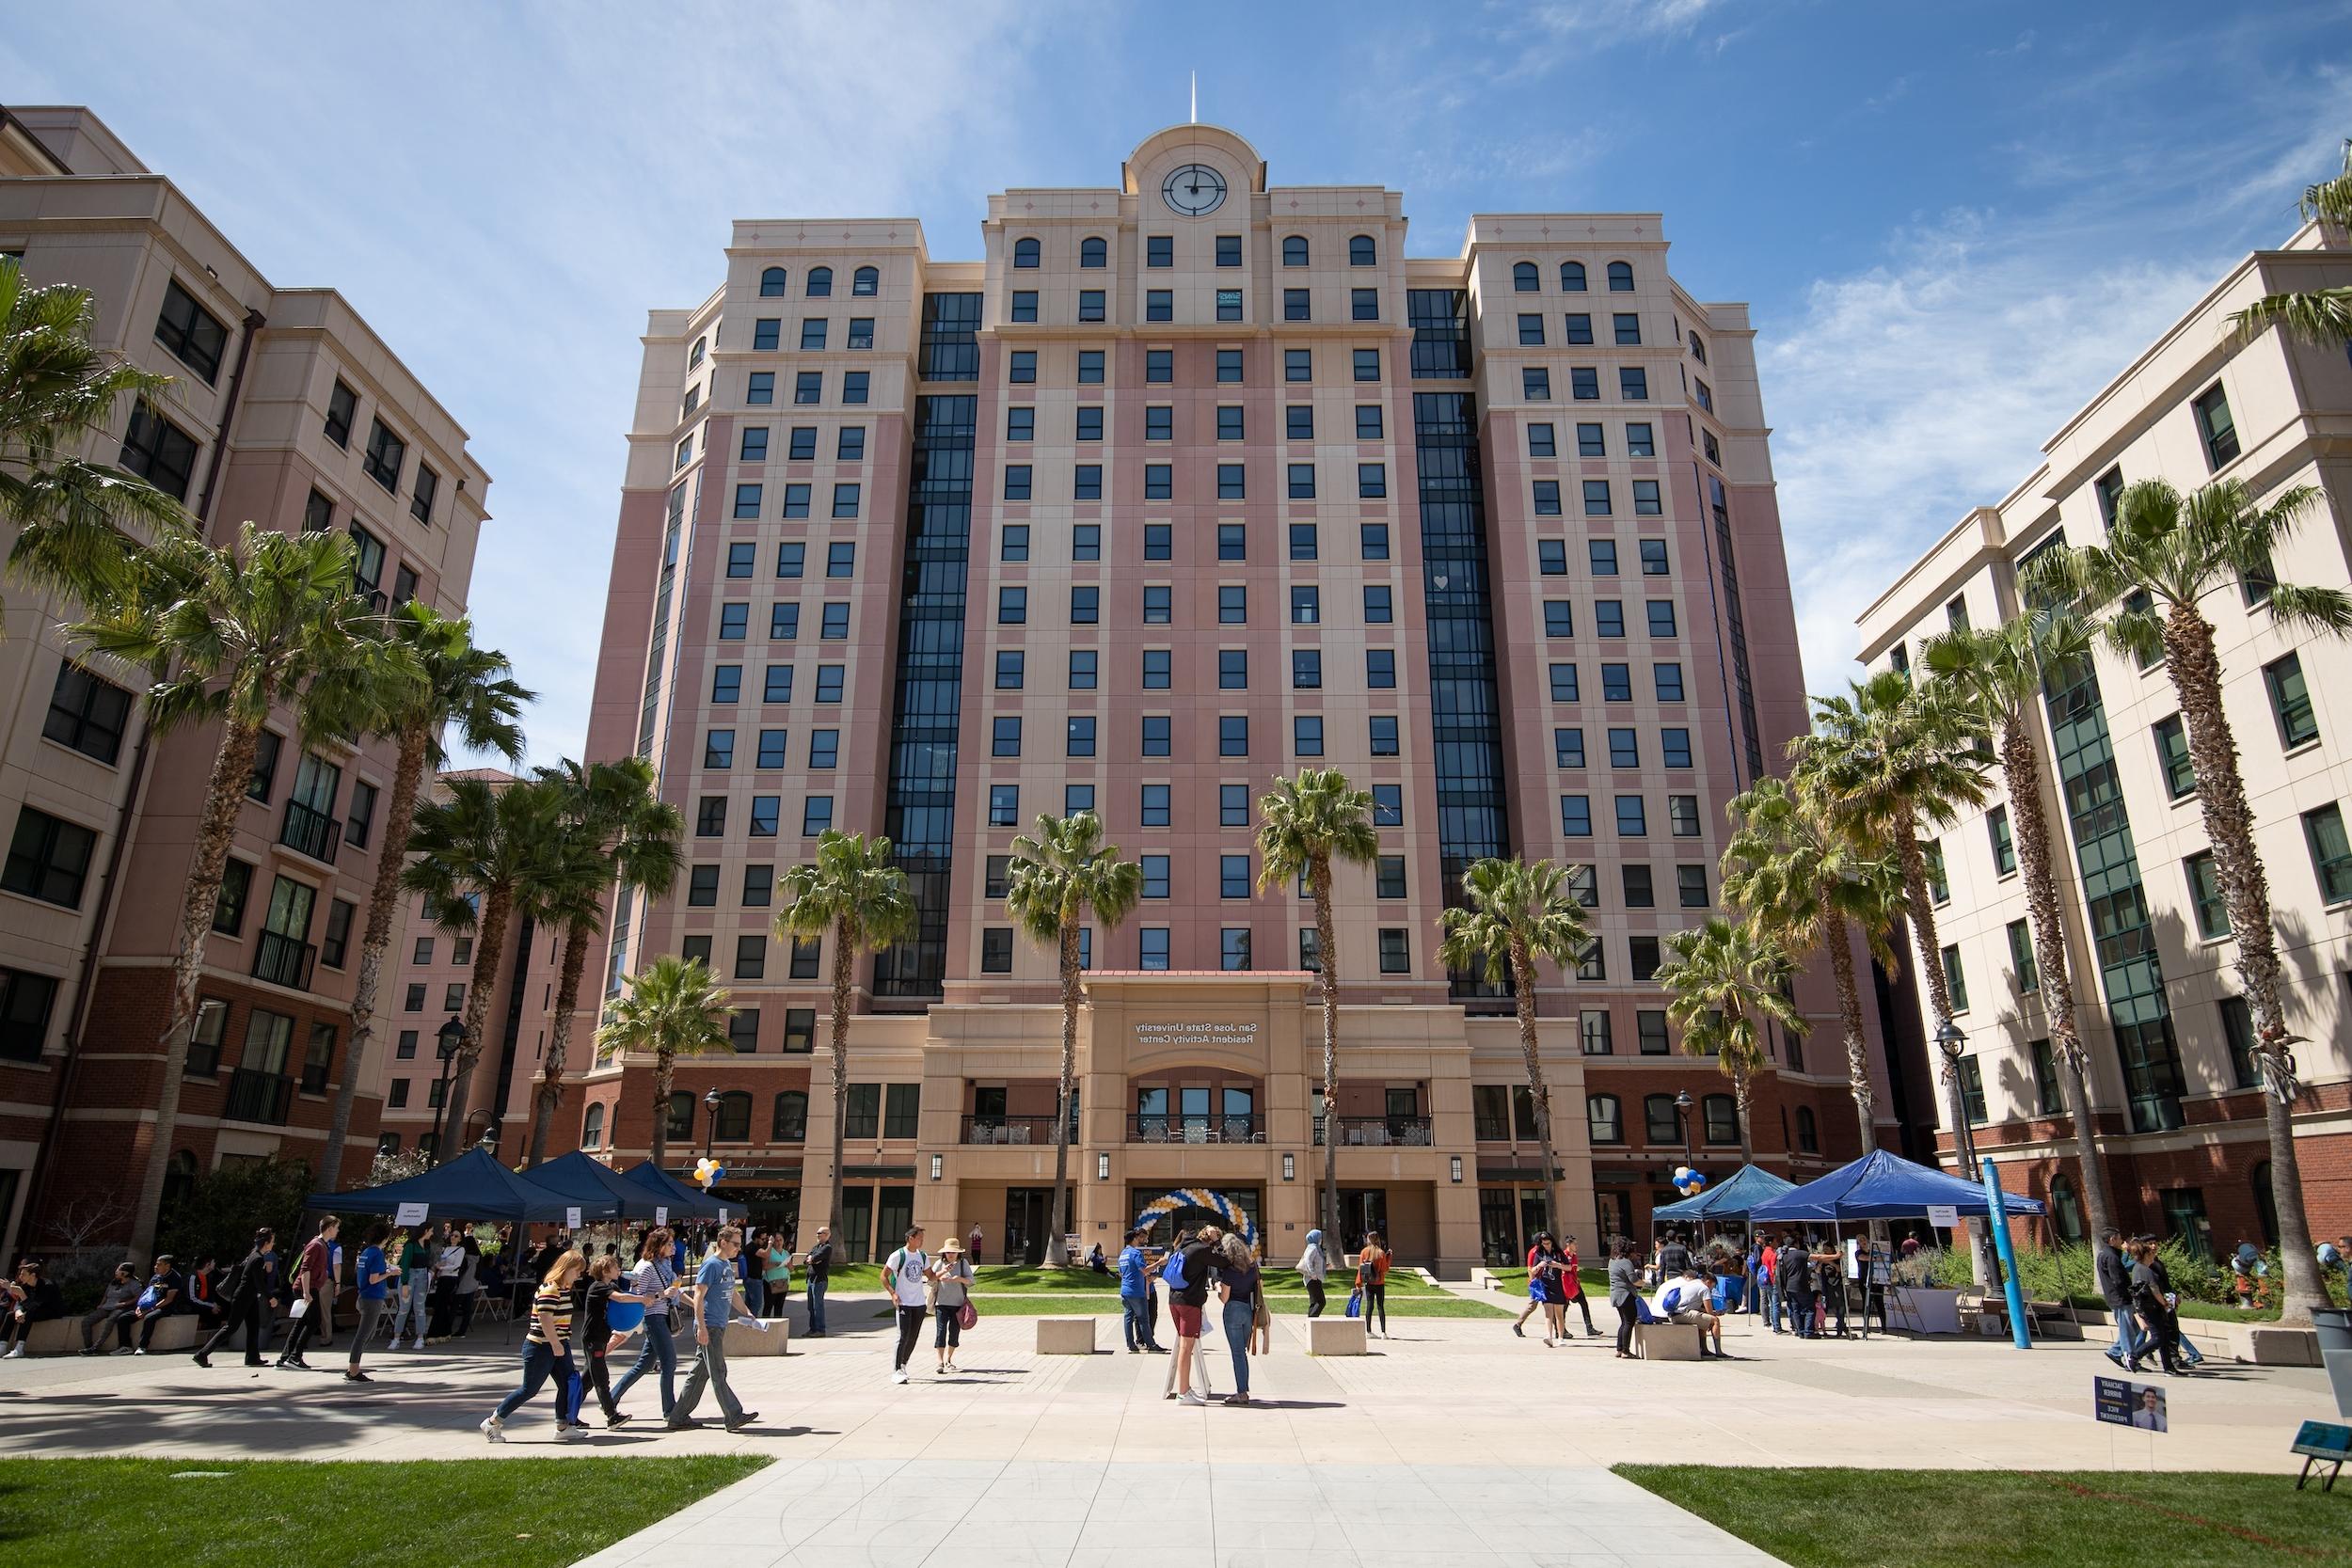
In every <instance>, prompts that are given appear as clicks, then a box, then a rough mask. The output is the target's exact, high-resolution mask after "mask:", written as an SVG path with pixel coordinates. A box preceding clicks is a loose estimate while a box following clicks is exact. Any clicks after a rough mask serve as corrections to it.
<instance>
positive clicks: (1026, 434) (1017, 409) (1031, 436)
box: [1005, 349, 1649, 442]
mask: <svg viewBox="0 0 2352 1568" xmlns="http://www.w3.org/2000/svg"><path fill="white" fill-rule="evenodd" d="M1295 352H1297V353H1302V354H1303V353H1304V352H1305V350H1303V349H1301V350H1296V351H1295ZM1292 379H1293V380H1296V381H1303V380H1305V379H1307V378H1306V377H1304V376H1294V377H1292ZM1073 414H1074V415H1075V422H1074V431H1073V439H1075V440H1079V441H1100V440H1101V439H1103V408H1102V405H1101V404H1091V403H1088V404H1079V405H1078V406H1077V407H1076V408H1075V409H1074V410H1073ZM1384 425H1385V420H1383V418H1382V414H1381V406H1380V404H1376V403H1359V404H1357V405H1356V424H1355V434H1356V439H1357V440H1359V441H1378V440H1382V439H1384V438H1385V430H1384ZM1547 428H1549V427H1547ZM1639 428H1640V429H1641V431H1642V432H1643V436H1642V438H1643V440H1644V441H1645V442H1646V441H1647V440H1648V438H1649V437H1648V430H1649V427H1648V426H1647V425H1643V426H1640V427H1639ZM1282 435H1283V437H1284V438H1285V439H1286V440H1292V441H1311V440H1313V439H1314V438H1315V410H1314V405H1313V404H1308V403H1294V404H1285V405H1284V406H1283V409H1282ZM1036 438H1037V409H1036V407H1035V406H1034V405H1033V404H1025V403H1016V404H1008V405H1007V406H1006V409H1005V439H1006V440H1008V441H1033V440H1035V439H1036ZM1143 438H1144V439H1145V440H1146V441H1153V442H1156V441H1173V440H1174V439H1175V438H1176V406H1175V404H1167V403H1153V404H1145V405H1144V409H1143ZM1216 438H1217V439H1218V440H1220V441H1242V440H1247V439H1248V420H1247V414H1246V411H1245V409H1244V407H1243V405H1242V404H1237V403H1228V404H1217V408H1216Z"/></svg>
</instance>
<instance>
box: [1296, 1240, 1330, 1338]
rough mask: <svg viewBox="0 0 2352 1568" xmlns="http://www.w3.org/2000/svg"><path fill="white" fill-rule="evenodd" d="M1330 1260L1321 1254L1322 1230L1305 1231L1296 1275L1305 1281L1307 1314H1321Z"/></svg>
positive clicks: (1313, 1315) (1317, 1315) (1316, 1315)
mask: <svg viewBox="0 0 2352 1568" xmlns="http://www.w3.org/2000/svg"><path fill="white" fill-rule="evenodd" d="M1330 1269H1331V1260H1330V1259H1327V1258H1326V1257H1324V1256H1323V1232H1322V1231H1320V1230H1310V1231H1308V1232H1307V1245H1306V1248H1305V1250H1303V1251H1301V1252H1300V1253H1299V1255H1298V1277H1299V1278H1301V1279H1303V1280H1305V1281H1306V1282H1307V1316H1309V1317H1310V1318H1320V1317H1322V1316H1323V1286H1324V1280H1325V1279H1326V1277H1327V1275H1329V1273H1330Z"/></svg>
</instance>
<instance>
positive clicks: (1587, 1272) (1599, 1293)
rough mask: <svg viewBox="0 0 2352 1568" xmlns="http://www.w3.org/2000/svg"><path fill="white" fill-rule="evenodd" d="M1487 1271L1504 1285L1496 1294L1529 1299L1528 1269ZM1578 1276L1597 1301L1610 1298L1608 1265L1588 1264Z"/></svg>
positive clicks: (1589, 1293) (1515, 1299)
mask: <svg viewBox="0 0 2352 1568" xmlns="http://www.w3.org/2000/svg"><path fill="white" fill-rule="evenodd" d="M1486 1272H1487V1273H1488V1274H1490V1275H1494V1277H1495V1280H1496V1282H1497V1283H1499V1284H1500V1285H1501V1286H1502V1290H1500V1291H1497V1292H1495V1293H1496V1294H1498V1295H1502V1296H1507V1297H1509V1298H1511V1299H1512V1300H1514V1301H1525V1300H1526V1299H1527V1271H1526V1270H1525V1269H1489V1270H1487V1271H1486ZM1576 1277H1577V1278H1579V1279H1581V1280H1582V1281H1583V1282H1584V1293H1585V1294H1586V1295H1589V1296H1591V1297H1592V1298H1593V1299H1594V1300H1595V1301H1607V1300H1608V1299H1609V1270H1608V1269H1607V1267H1606V1266H1603V1267H1600V1268H1594V1267H1592V1266H1591V1265H1590V1264H1586V1265H1584V1266H1582V1267H1580V1268H1579V1269H1578V1270H1577V1271H1576Z"/></svg>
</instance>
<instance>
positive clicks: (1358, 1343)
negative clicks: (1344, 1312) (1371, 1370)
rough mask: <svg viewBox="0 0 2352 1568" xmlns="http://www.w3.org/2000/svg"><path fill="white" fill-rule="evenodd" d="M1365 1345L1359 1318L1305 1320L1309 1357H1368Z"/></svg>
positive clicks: (1362, 1323) (1362, 1325)
mask: <svg viewBox="0 0 2352 1568" xmlns="http://www.w3.org/2000/svg"><path fill="white" fill-rule="evenodd" d="M1365 1344H1366V1340H1365V1331H1364V1320H1363V1319H1361V1318H1310V1319H1308V1320H1307V1354H1309V1355H1368V1354H1371V1352H1370V1351H1368V1350H1367V1349H1366V1348H1365Z"/></svg>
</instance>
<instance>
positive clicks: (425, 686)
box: [320, 599, 563, 1188]
mask: <svg viewBox="0 0 2352 1568" xmlns="http://www.w3.org/2000/svg"><path fill="white" fill-rule="evenodd" d="M384 624H385V627H386V629H387V630H388V631H389V633H390V635H391V638H392V640H393V641H396V642H398V643H399V644H400V645H401V646H402V647H403V648H405V649H406V650H407V652H408V654H409V656H410V657H411V658H412V659H413V660H414V661H415V664H416V667H417V671H418V674H419V677H420V678H418V679H416V680H414V681H409V682H405V683H401V684H399V685H398V686H397V687H396V688H395V689H392V690H391V691H390V692H389V693H387V694H388V695H389V696H390V697H391V698H392V700H391V701H389V703H383V704H381V705H382V706H383V708H384V711H383V712H382V713H380V714H379V715H378V716H377V717H376V718H375V719H374V720H373V721H371V722H370V723H369V725H368V726H367V727H368V728H370V729H372V730H373V732H374V733H376V734H378V735H381V736H387V737H389V738H390V739H391V740H392V741H393V742H394V743H395V744H396V745H397V746H398V748H399V753H398V756H397V759H396V760H395V761H394V763H393V765H392V783H391V794H390V795H389V797H388V798H387V800H386V810H385V813H384V826H383V838H382V840H381V842H380V844H379V846H378V847H377V849H376V852H375V881H374V883H373V886H371V887H370V889H369V891H368V923H367V927H366V930H365V932H364V934H363V935H362V937H361V938H360V942H359V965H358V973H357V974H355V975H354V976H353V981H352V989H351V1053H350V1055H349V1056H348V1057H347V1058H346V1060H345V1062H344V1064H343V1076H342V1082H341V1083H339V1084H337V1085H335V1102H334V1105H333V1107H332V1109H331V1110H330V1111H329V1113H328V1117H327V1124H326V1155H325V1157H324V1159H323V1160H322V1162H321V1167H320V1168H321V1169H323V1170H324V1171H325V1172H326V1185H327V1186H328V1187H329V1188H333V1187H336V1186H338V1185H340V1184H341V1180H342V1163H343V1146H344V1144H345V1142H346V1141H347V1140H348V1139H349V1138H350V1136H351V1111H352V1105H353V1103H354V1102H355V1101H357V1100H358V1094H359V1084H360V1081H361V1079H362V1078H363V1077H365V1076H366V1071H365V1069H366V1067H367V1055H368V1048H369V1046H370V1044H371V1043H373V1037H374V1032H375V1004H376V993H377V992H378V991H379V990H381V989H382V987H383V981H384V955H385V953H386V952H387V951H388V950H389V948H390V946H391V944H392V927H393V924H394V922H395V921H396V920H397V918H398V915H399V911H400V879H401V873H402V872H403V871H404V870H405V869H406V867H407V864H408V832H409V828H410V827H411V825H412V824H413V822H414V820H415V817H416V811H417V792H418V791H419V790H420V789H421V788H422V787H423V785H424V775H425V770H426V769H427V768H434V769H438V768H441V767H443V766H445V765H446V764H447V762H448V760H449V757H448V753H447V752H446V751H444V750H443V740H444V737H445V736H446V735H447V733H448V732H449V731H450V730H451V729H453V728H454V730H455V731H456V734H457V738H458V740H459V741H460V742H461V743H462V744H463V745H464V747H465V748H466V749H467V750H468V751H471V752H496V753H498V754H499V755H501V756H503V757H505V758H506V759H507V760H509V761H510V762H511V761H518V760H520V758H521V756H522V750H523V734H522V728H521V725H520V724H519V723H518V722H517V721H518V720H519V718H520V717H521V712H522V705H523V704H525V703H527V702H529V701H531V697H532V694H531V693H530V692H528V691H526V690H524V689H522V688H521V687H519V686H517V685H516V684H515V683H514V682H513V681H512V680H509V679H508V678H507V673H508V670H509V668H510V666H509V665H508V664H507V662H506V656H505V655H504V654H501V653H500V652H498V651H497V650H496V649H494V648H477V647H475V646H474V641H473V623H472V622H471V621H470V620H468V619H466V618H464V617H461V616H450V615H443V614H442V613H441V612H440V611H438V610H435V609H434V608H433V607H432V606H431V605H428V604H424V603H422V602H421V601H419V600H416V599H411V600H409V601H408V602H407V603H405V604H404V605H400V606H398V607H396V608H395V609H393V610H391V611H390V613H389V614H388V615H386V616H385V618H384ZM557 1027H558V1028H561V1027H563V1024H562V1022H559V1023H558V1025H557Z"/></svg>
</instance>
